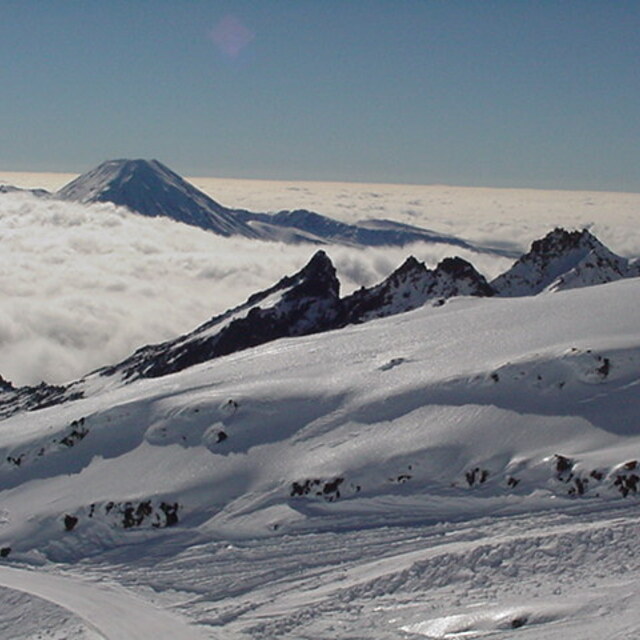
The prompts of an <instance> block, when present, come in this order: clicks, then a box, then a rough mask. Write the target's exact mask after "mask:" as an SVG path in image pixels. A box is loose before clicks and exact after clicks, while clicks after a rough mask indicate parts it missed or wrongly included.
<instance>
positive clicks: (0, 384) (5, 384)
mask: <svg viewBox="0 0 640 640" xmlns="http://www.w3.org/2000/svg"><path fill="white" fill-rule="evenodd" d="M14 389H15V387H14V386H13V384H12V383H11V382H10V381H9V380H5V379H4V378H3V377H2V376H1V375H0V391H13V390H14Z"/></svg>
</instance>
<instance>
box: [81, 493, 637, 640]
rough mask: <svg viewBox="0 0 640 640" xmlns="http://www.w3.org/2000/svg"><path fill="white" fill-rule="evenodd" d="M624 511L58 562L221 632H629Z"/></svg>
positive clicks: (292, 635)
mask: <svg viewBox="0 0 640 640" xmlns="http://www.w3.org/2000/svg"><path fill="white" fill-rule="evenodd" d="M636 511H637V509H636V507H635V506H625V507H623V508H620V507H619V506H616V507H614V508H611V507H609V508H605V509H603V510H602V512H600V513H587V514H581V513H580V509H579V508H578V506H577V505H576V507H575V508H574V509H573V510H570V511H569V513H566V512H552V513H546V514H539V515H530V516H520V517H511V518H483V519H480V520H477V521H471V522H465V523H459V524H451V523H439V524H436V525H431V526H415V527H382V528H380V527H378V528H372V529H365V530H360V531H343V532H327V533H308V534H299V535H294V536H286V537H285V538H282V539H271V540H247V541H244V542H236V543H233V544H231V543H228V542H215V543H205V544H201V545H192V546H190V547H187V548H185V549H184V550H183V551H182V552H180V553H177V554H176V555H175V556H173V557H165V558H161V557H156V558H154V557H153V555H154V554H153V551H152V552H151V558H150V557H146V558H142V559H140V560H135V559H132V553H131V550H130V549H129V550H127V549H120V550H115V551H114V552H112V553H108V554H105V556H103V557H102V558H101V559H92V560H87V561H85V562H83V563H80V565H78V566H76V567H72V568H71V569H70V571H72V572H74V573H80V572H82V574H83V575H85V574H89V575H93V576H94V577H97V576H100V577H103V578H104V577H107V578H108V579H115V580H116V581H118V582H119V583H121V584H124V585H127V586H129V587H130V588H132V589H136V588H138V589H140V586H141V585H145V588H147V589H149V588H150V589H151V590H152V592H153V593H154V595H155V597H157V598H159V599H161V600H164V602H165V603H166V605H167V606H171V607H174V608H176V609H177V610H179V611H180V612H182V613H183V614H184V615H185V616H188V617H191V618H193V619H194V620H196V621H198V622H199V623H201V624H204V625H211V626H212V627H213V628H214V629H219V634H220V636H221V637H224V638H233V639H235V638H238V639H240V638H255V639H262V640H267V639H270V638H288V639H291V640H293V639H309V640H310V639H312V638H313V639H314V640H323V639H326V640H329V639H330V638H332V639H335V638H344V639H345V640H346V639H347V638H348V639H352V638H359V639H363V640H364V639H371V640H373V639H374V638H375V639H377V640H381V639H384V640H386V639H389V640H391V639H392V638H419V637H427V638H450V639H455V638H481V637H487V636H490V637H491V638H496V639H502V640H507V639H509V640H512V638H513V634H514V629H515V628H516V627H517V628H518V631H517V637H518V638H520V637H522V638H538V639H540V638H544V639H546V638H549V639H550V640H551V639H553V640H555V639H558V640H560V639H562V640H568V639H573V638H576V640H577V638H610V639H612V640H613V639H614V638H626V637H633V636H634V634H635V633H637V631H638V630H640V624H639V623H638V621H637V616H635V615H634V613H633V611H634V608H637V606H638V605H639V604H640V595H637V594H638V593H639V592H638V586H639V585H640V559H638V557H637V555H636V554H635V548H636V546H637V534H638V527H637V524H636V518H637V514H636ZM118 558H120V560H118ZM518 625H521V626H518ZM585 630H586V631H585ZM625 633H626V634H631V635H626V636H625V635H624V634H625ZM585 634H586V635H585ZM176 637H182V636H176ZM185 637H187V636H185Z"/></svg>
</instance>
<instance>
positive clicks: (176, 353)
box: [0, 229, 640, 417]
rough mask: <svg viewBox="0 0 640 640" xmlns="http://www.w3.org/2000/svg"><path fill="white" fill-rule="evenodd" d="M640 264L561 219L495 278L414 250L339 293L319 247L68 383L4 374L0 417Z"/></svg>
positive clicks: (584, 282)
mask: <svg viewBox="0 0 640 640" xmlns="http://www.w3.org/2000/svg"><path fill="white" fill-rule="evenodd" d="M639 269H640V267H639V266H638V264H637V262H635V263H629V262H628V261H627V260H625V259H624V258H621V257H619V256H616V255H615V254H613V253H611V252H610V251H609V250H608V249H606V247H604V245H602V244H601V243H600V242H599V241H598V240H597V239H596V238H595V237H594V236H592V235H591V234H590V233H589V232H588V231H586V230H583V231H573V232H569V231H565V230H563V229H555V230H554V231H552V232H551V233H549V234H548V235H547V236H545V237H544V238H542V239H541V240H537V241H535V242H534V243H533V244H532V246H531V250H530V251H529V252H528V253H527V254H525V255H524V256H522V257H521V258H520V259H519V260H518V261H517V262H516V263H515V264H514V265H513V267H512V268H511V269H509V270H508V271H507V272H505V273H504V274H502V275H501V276H499V277H498V278H496V279H495V280H493V281H492V282H490V283H488V282H487V281H486V280H485V278H484V277H483V276H482V275H481V274H480V273H478V271H476V269H475V268H474V267H473V265H471V264H470V263H469V262H467V261H465V260H462V259H461V258H446V259H445V260H443V261H442V262H440V263H439V264H438V265H437V266H436V268H435V269H428V268H427V267H426V266H425V265H424V263H421V262H419V261H418V260H416V259H415V258H413V257H410V258H408V259H407V260H406V261H405V262H404V263H403V264H402V265H401V266H400V267H399V268H398V269H397V270H396V271H394V272H393V273H392V274H391V275H390V276H389V277H388V278H386V279H385V280H384V281H383V282H381V283H380V284H377V285H375V286H372V287H369V288H364V287H363V288H362V289H360V290H358V291H356V292H354V293H353V294H351V295H349V296H346V297H343V298H341V297H340V282H339V281H338V278H337V276H336V270H335V267H334V266H333V264H332V262H331V260H330V259H329V257H328V256H327V255H326V253H325V252H324V251H318V252H317V253H316V254H315V255H314V256H313V257H312V259H311V260H310V262H309V263H308V264H307V265H306V266H305V267H304V268H303V269H301V270H300V271H299V272H298V273H296V274H294V275H292V276H287V277H285V278H283V279H282V280H280V282H278V283H277V284H275V285H274V286H273V287H271V288H269V289H266V290H264V291H261V292H259V293H256V294H254V295H252V296H250V297H249V298H248V299H247V301H246V302H245V303H244V304H241V305H239V306H238V307H235V308H233V309H230V310H229V311H227V312H225V313H223V314H221V315H219V316H216V317H214V318H212V319H211V320H209V321H208V322H206V323H204V324H203V325H201V326H200V327H198V328H197V329H195V330H194V331H192V332H191V333H189V334H186V335H183V336H181V337H179V338H176V339H174V340H169V341H167V342H163V343H160V344H156V345H149V346H146V347H143V348H141V349H139V350H137V351H136V352H135V353H134V354H133V355H131V356H130V357H128V358H127V359H125V360H123V361H122V362H120V363H118V364H116V365H112V366H108V367H104V368H102V369H99V370H98V371H96V372H94V373H93V374H90V375H89V376H87V377H86V378H84V379H82V380H79V381H77V382H75V383H72V384H70V385H68V386H66V387H63V386H51V385H47V384H45V383H42V384H41V385H38V386H37V387H20V388H14V387H13V386H12V385H11V384H10V383H7V382H6V381H4V380H2V379H0V417H7V416H9V415H12V414H13V413H16V412H18V411H23V410H34V409H40V408H43V407H47V406H50V405H53V404H59V403H62V402H66V401H69V400H74V399H77V398H80V397H82V396H83V394H84V389H85V386H86V385H85V383H86V382H87V381H88V380H91V379H95V378H96V377H110V376H119V377H121V378H122V379H123V380H125V381H132V380H135V379H138V378H156V377H160V376H164V375H167V374H170V373H175V372H177V371H181V370H183V369H186V368H188V367H191V366H193V365H196V364H199V363H202V362H206V361H208V360H211V359H213V358H218V357H220V356H224V355H228V354H231V353H235V352H237V351H241V350H244V349H248V348H251V347H255V346H258V345H261V344H265V343H267V342H271V341H273V340H277V339H280V338H286V337H294V336H304V335H309V334H314V333H320V332H323V331H329V330H332V329H339V328H341V327H344V326H347V325H349V324H357V323H362V322H366V321H369V320H372V319H374V318H383V317H387V316H391V315H395V314H399V313H404V312H406V311H410V310H412V309H416V308H418V307H420V306H423V305H424V304H426V303H428V302H432V304H434V305H436V306H437V305H441V304H443V303H444V302H445V301H446V300H447V299H449V298H452V297H455V296H461V295H463V296H476V297H486V296H494V295H495V296H506V297H513V296H524V295H535V294H537V293H539V292H540V291H543V290H551V291H560V290H563V289H568V288H575V287H579V286H590V285H594V284H600V283H605V282H610V281H612V280H615V279H619V278H624V277H632V276H635V275H637V272H638V271H639ZM602 365H603V366H604V365H605V363H602ZM495 376H497V377H499V376H500V373H499V372H496V373H495ZM495 376H494V377H495Z"/></svg>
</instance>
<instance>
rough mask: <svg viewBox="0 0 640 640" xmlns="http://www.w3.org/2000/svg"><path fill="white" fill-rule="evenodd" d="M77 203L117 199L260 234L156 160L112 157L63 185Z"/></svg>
mask: <svg viewBox="0 0 640 640" xmlns="http://www.w3.org/2000/svg"><path fill="white" fill-rule="evenodd" d="M56 196H57V197H58V198H61V199H63V200H72V201H74V202H84V203H90V202H113V203H114V204H117V205H121V206H124V207H127V208H128V209H131V210H132V211H135V212H137V213H141V214H142V215H145V216H151V217H156V216H165V217H167V218H172V219H173V220H177V221H179V222H184V223H185V224H190V225H193V226H196V227H201V228H202V229H206V230H208V231H213V232H214V233H217V234H219V235H222V236H232V235H239V236H245V237H247V238H258V237H260V236H259V234H258V233H257V232H256V231H254V230H253V229H252V228H251V227H250V226H249V225H248V224H246V223H245V222H243V221H242V220H240V219H239V218H238V217H237V216H235V215H234V213H233V211H232V210H230V209H227V208H226V207H223V206H222V205H221V204H218V203H217V202H216V201H215V200H213V199H211V198H210V197H209V196H207V195H206V194H205V193H203V192H202V191H200V190H199V189H196V188H195V187H194V186H193V185H191V184H189V183H188V182H187V181H186V180H183V179H182V178H181V177H180V176H179V175H178V174H177V173H174V172H173V171H171V169H168V168H167V167H165V166H164V165H163V164H162V163H161V162H158V161H157V160H109V161H107V162H103V163H102V164H101V165H99V166H97V167H96V168H95V169H92V170H91V171H88V172H87V173H83V174H82V175H81V176H79V177H77V178H76V179H75V180H73V181H72V182H70V183H69V184H67V185H66V186H64V187H62V189H60V190H59V191H58V192H57V193H56Z"/></svg>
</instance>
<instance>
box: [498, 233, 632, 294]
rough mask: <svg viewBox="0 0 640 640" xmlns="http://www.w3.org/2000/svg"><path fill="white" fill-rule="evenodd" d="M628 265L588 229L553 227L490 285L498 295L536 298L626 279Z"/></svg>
mask: <svg viewBox="0 0 640 640" xmlns="http://www.w3.org/2000/svg"><path fill="white" fill-rule="evenodd" d="M627 271H628V263H627V261H626V260H625V259H624V258H621V257H620V256H617V255H615V254H614V253H612V252H611V251H609V249H607V247H605V246H604V245H603V244H602V243H601V242H600V241H599V240H598V239H597V238H596V237H595V236H593V235H592V234H591V233H590V232H589V231H588V230H586V229H583V230H582V231H566V230H565V229H561V228H556V229H554V230H553V231H551V232H550V233H548V234H547V235H546V236H545V237H544V238H541V239H540V240H536V241H534V242H533V243H532V245H531V249H530V250H529V252H528V253H526V254H524V255H523V256H522V257H521V258H520V259H519V260H517V262H516V263H515V264H514V265H513V266H512V267H511V269H509V270H508V271H506V272H505V273H503V274H502V275H500V276H498V277H497V278H496V279H495V280H493V281H492V282H491V286H492V287H493V288H494V289H495V290H496V292H497V293H498V295H501V296H508V297H514V296H526V295H535V294H537V293H540V292H541V291H544V290H545V289H549V290H561V289H569V288H575V287H581V286H587V285H593V284H601V283H604V282H610V281H611V280H617V279H619V278H623V277H627V275H628V273H627Z"/></svg>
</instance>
